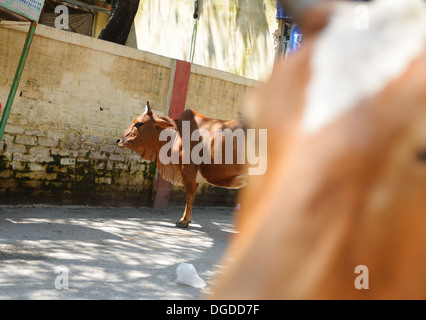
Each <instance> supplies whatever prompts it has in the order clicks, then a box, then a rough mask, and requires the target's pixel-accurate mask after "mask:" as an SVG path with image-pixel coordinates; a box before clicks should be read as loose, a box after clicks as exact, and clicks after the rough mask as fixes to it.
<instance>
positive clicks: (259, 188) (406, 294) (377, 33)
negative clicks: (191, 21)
mask: <svg viewBox="0 0 426 320" xmlns="http://www.w3.org/2000/svg"><path fill="white" fill-rule="evenodd" d="M282 3H283V5H284V6H285V7H286V8H289V9H290V10H293V11H292V13H293V15H294V17H295V18H296V19H297V21H298V22H299V23H300V25H301V26H302V28H303V30H304V34H305V40H304V44H303V46H302V48H301V49H300V51H299V52H298V53H296V54H295V55H293V56H292V57H291V58H290V59H289V60H288V61H287V62H285V63H283V64H280V65H278V66H277V67H276V68H275V70H274V72H273V74H272V76H271V78H270V80H269V81H268V82H267V83H266V84H265V85H263V87H261V88H260V89H258V90H257V91H256V92H255V93H254V94H253V96H251V97H250V99H248V101H249V103H248V108H247V113H248V115H249V116H250V118H251V127H254V128H267V129H268V170H267V172H266V174H265V175H263V176H252V177H250V178H249V181H248V187H247V188H246V190H244V191H243V193H242V195H241V197H240V202H241V206H242V207H241V210H240V212H239V214H238V217H237V229H238V231H239V234H237V235H235V236H234V238H233V239H232V241H231V244H230V247H229V248H228V250H227V253H226V255H225V258H224V263H225V264H227V269H226V271H225V272H224V274H222V275H221V276H219V278H218V279H217V284H216V286H215V288H214V294H213V295H212V296H211V297H212V298H215V299H394V298H397V299H400V298H401V299H406V298H407V299H411V298H416V299H417V298H419V299H426V3H425V1H423V0H377V1H373V2H372V3H367V4H366V3H362V2H358V3H355V2H330V1H314V0H310V1H307V0H294V1H284V0H283V1H282ZM361 4H362V6H361ZM360 6H361V7H360ZM361 14H364V16H362V15H361ZM361 18H362V19H367V20H364V23H361V24H360V23H359V22H360V20H359V19H361Z"/></svg>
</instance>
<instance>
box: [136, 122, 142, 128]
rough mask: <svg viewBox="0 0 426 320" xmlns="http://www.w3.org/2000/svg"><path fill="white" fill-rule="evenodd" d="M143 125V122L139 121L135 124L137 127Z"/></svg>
mask: <svg viewBox="0 0 426 320" xmlns="http://www.w3.org/2000/svg"><path fill="white" fill-rule="evenodd" d="M142 126H143V123H142V122H137V123H136V124H135V127H136V128H138V129H139V128H140V127H142Z"/></svg>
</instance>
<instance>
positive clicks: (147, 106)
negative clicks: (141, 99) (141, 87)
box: [145, 101, 151, 113]
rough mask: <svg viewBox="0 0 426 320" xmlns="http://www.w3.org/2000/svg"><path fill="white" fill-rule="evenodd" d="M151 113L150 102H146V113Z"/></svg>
mask: <svg viewBox="0 0 426 320" xmlns="http://www.w3.org/2000/svg"><path fill="white" fill-rule="evenodd" d="M150 111H151V107H150V105H149V101H147V102H146V106H145V113H148V112H150Z"/></svg>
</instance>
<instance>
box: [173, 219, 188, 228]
mask: <svg viewBox="0 0 426 320" xmlns="http://www.w3.org/2000/svg"><path fill="white" fill-rule="evenodd" d="M176 227H178V228H183V229H187V228H188V227H189V222H186V221H183V220H182V221H178V222H176Z"/></svg>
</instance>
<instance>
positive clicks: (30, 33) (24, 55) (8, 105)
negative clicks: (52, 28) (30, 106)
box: [0, 22, 37, 141]
mask: <svg viewBox="0 0 426 320" xmlns="http://www.w3.org/2000/svg"><path fill="white" fill-rule="evenodd" d="M36 26H37V23H36V22H31V25H30V28H29V29H28V34H27V39H26V40H25V45H24V48H23V49H22V53H21V58H20V59H19V63H18V68H17V69H16V72H15V77H14V78H13V82H12V87H11V88H10V91H9V97H8V98H7V102H6V106H5V107H4V111H3V116H2V118H1V122H0V141H1V139H2V137H3V133H4V129H5V127H6V123H7V119H8V118H9V113H10V109H11V108H12V104H13V100H14V99H15V95H16V90H17V89H18V85H19V81H20V80H21V75H22V71H23V70H24V65H25V61H26V60H27V56H28V52H29V51H30V46H31V42H32V40H33V36H34V32H35V29H36Z"/></svg>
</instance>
